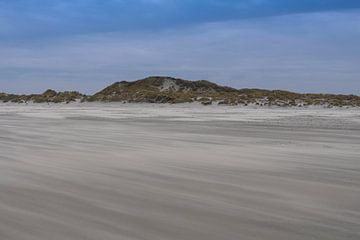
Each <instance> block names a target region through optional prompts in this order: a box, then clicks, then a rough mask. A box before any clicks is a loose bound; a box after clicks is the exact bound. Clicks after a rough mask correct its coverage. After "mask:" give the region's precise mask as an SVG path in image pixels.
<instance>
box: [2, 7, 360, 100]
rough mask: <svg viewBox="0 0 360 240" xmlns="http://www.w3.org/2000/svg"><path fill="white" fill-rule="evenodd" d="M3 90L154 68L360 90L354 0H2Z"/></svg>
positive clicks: (85, 88)
mask: <svg viewBox="0 0 360 240" xmlns="http://www.w3.org/2000/svg"><path fill="white" fill-rule="evenodd" d="M0 56H1V57H0V92H10V93H37V92H43V91H44V90H46V89H48V88H52V89H55V90H78V91H81V92H84V93H94V92H96V91H98V90H100V89H102V88H104V87H105V86H107V85H108V84H110V83H112V82H115V81H121V80H136V79H141V78H143V77H146V76H150V75H161V76H163V75H164V76H165V75H166V76H173V77H179V78H184V79H190V80H198V79H207V80H210V81H214V82H216V83H218V84H221V85H229V86H232V87H236V88H266V89H287V90H292V91H298V92H331V93H351V94H357V95H360V1H359V0H296V1H295V0H294V1H293V0H196V1H195V0H51V1H49V0H0Z"/></svg>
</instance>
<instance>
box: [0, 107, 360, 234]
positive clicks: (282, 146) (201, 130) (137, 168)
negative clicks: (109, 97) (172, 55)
mask: <svg viewBox="0 0 360 240" xmlns="http://www.w3.org/2000/svg"><path fill="white" fill-rule="evenodd" d="M359 119H360V112H359V110H351V109H347V110H346V109H343V110H341V109H336V110H334V109H297V110H294V109H270V108H267V109H253V108H239V107H211V106H210V107H199V106H196V105H191V104H190V105H177V106H169V105H157V106H155V105H149V104H139V105H131V104H130V105H128V104H125V105H119V104H107V105H106V104H82V105H79V104H70V105H61V104H60V105H50V106H48V105H31V106H30V105H28V106H25V105H12V104H10V105H4V104H2V105H0V239H4V240H7V239H9V240H12V239H14V240H32V239H33V240H48V239H52V240H63V239H69V240H72V239H87V240H88V239H89V240H99V239H102V240H103V239H105V240H108V239H109V240H110V239H114V240H115V239H116V240H118V239H131V240H132V239H134V240H135V239H164V240H165V239H166V240H172V239H174V240H175V239H179V240H184V239H194V240H200V239H204V240H212V239H214V240H219V239H224V240H230V239H231V240H238V239H245V240H246V239H256V240H259V239H359V238H360V230H359V229H360V151H359V149H360V121H359Z"/></svg>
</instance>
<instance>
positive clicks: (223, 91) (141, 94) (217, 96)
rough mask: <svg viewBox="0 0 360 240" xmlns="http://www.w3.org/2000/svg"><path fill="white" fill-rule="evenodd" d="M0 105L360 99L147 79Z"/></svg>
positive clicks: (9, 97) (16, 98)
mask: <svg viewBox="0 0 360 240" xmlns="http://www.w3.org/2000/svg"><path fill="white" fill-rule="evenodd" d="M0 101H3V102H17V103H26V102H34V103H43V102H52V103H61V102H66V103H69V102H72V101H82V102H86V101H87V102H138V103H140V102H141V103H143V102H146V103H171V104H175V103H187V102H201V103H202V104H204V105H210V104H219V105H259V106H298V107H301V106H309V105H321V106H324V107H333V106H338V107H342V106H346V107H360V97H359V96H355V95H336V94H300V93H294V92H289V91H282V90H274V91H270V90H263V89H234V88H230V87H226V86H219V85H217V84H215V83H212V82H209V81H205V80H200V81H188V80H183V79H178V78H171V77H148V78H145V79H141V80H137V81H133V82H127V81H122V82H116V83H114V84H112V85H110V86H108V87H106V88H105V89H103V90H101V91H100V92H98V93H95V94H94V95H92V96H86V95H84V94H81V93H79V92H55V91H54V90H47V91H45V92H44V93H42V94H32V95H14V94H5V93H0Z"/></svg>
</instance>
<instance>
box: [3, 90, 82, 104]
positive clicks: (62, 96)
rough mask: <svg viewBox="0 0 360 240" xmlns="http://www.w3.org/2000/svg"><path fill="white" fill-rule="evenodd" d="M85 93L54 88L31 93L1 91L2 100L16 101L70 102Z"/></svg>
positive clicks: (78, 98)
mask: <svg viewBox="0 0 360 240" xmlns="http://www.w3.org/2000/svg"><path fill="white" fill-rule="evenodd" d="M84 97H85V95H83V94H81V93H79V92H55V91H54V90H51V89H49V90H46V91H45V92H44V93H42V94H31V95H15V94H6V93H0V101H3V102H14V103H28V102H34V103H46V102H49V103H50V102H51V103H70V102H74V101H76V100H81V99H84Z"/></svg>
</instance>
